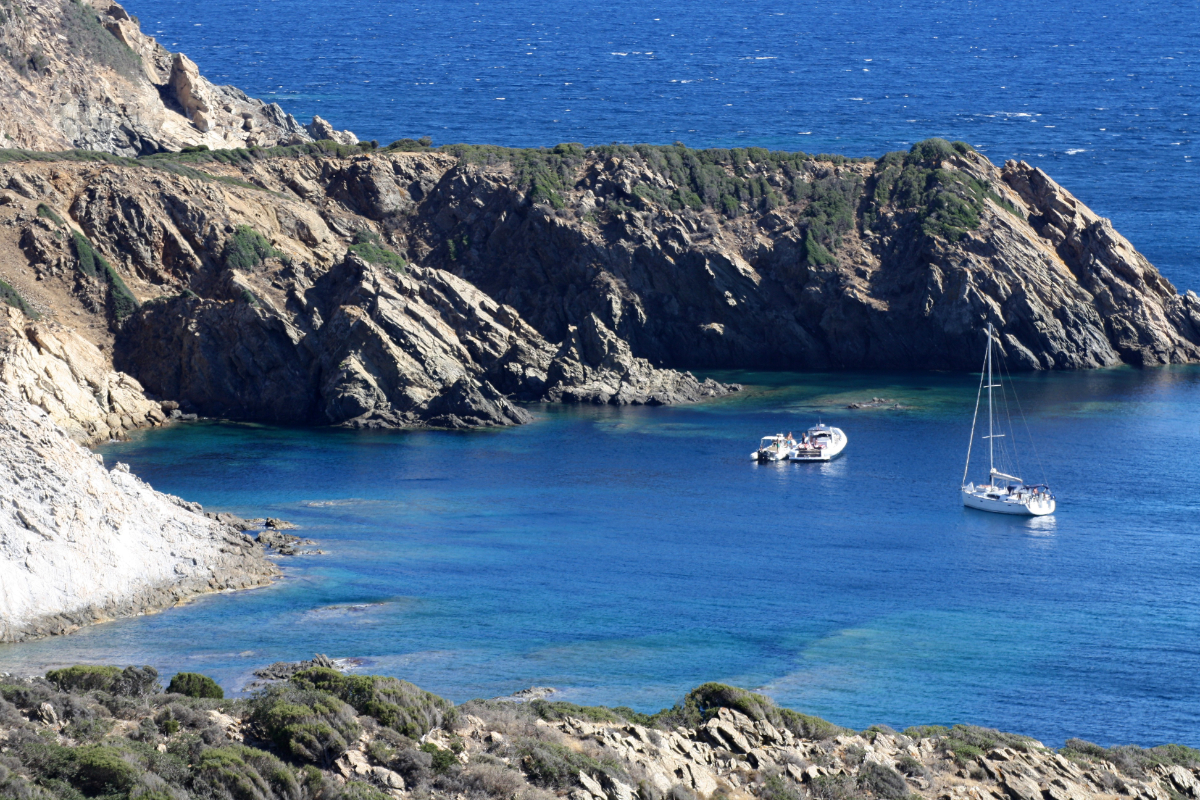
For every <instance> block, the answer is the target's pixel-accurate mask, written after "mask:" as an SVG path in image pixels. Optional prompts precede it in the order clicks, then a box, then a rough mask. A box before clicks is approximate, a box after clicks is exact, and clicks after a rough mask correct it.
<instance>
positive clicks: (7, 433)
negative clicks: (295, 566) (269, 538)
mask: <svg viewBox="0 0 1200 800" xmlns="http://www.w3.org/2000/svg"><path fill="white" fill-rule="evenodd" d="M0 452H2V453H3V454H4V457H3V458H2V459H0V486H3V487H4V489H3V491H2V492H0V642H12V641H21V640H23V639H27V638H36V637H39V636H47V635H50V634H57V633H68V632H70V631H72V630H75V629H76V628H78V627H80V626H81V625H85V624H88V623H91V622H96V621H99V620H103V619H110V618H113V617H120V616H132V615H135V614H141V613H146V612H148V611H155V610H158V609H161V608H166V607H168V606H171V605H174V604H176V603H178V602H180V601H182V600H184V599H186V598H188V597H191V596H193V595H196V594H202V593H206V592H214V591H222V590H228V589H245V588H249V587H252V586H261V585H264V584H266V583H268V582H269V581H270V580H271V578H272V577H273V576H275V575H276V574H278V570H277V569H276V567H275V566H274V564H272V563H271V562H270V561H268V560H267V559H266V558H265V557H264V556H263V553H262V549H261V548H260V547H259V546H258V545H257V544H256V543H255V542H254V541H253V540H252V539H251V538H250V537H248V536H246V535H245V534H243V533H240V532H238V531H236V530H234V529H233V528H231V527H229V526H227V525H225V524H223V523H220V522H217V521H215V520H213V519H210V518H208V517H206V516H204V514H202V513H201V509H200V507H199V506H197V505H196V504H195V503H187V502H185V501H183V500H180V499H179V498H176V497H171V496H169V495H164V494H161V493H159V492H155V491H154V490H153V489H151V488H150V487H149V486H147V485H146V484H145V483H143V482H142V481H140V480H138V479H137V478H136V477H135V476H133V475H132V474H130V472H129V469H128V467H125V466H124V465H121V464H118V465H116V466H114V467H113V468H112V469H111V470H108V469H105V468H104V466H103V465H102V464H101V463H100V460H99V457H98V456H93V455H92V454H91V453H89V452H88V451H87V450H85V449H83V448H82V447H81V446H79V445H78V444H76V443H75V442H73V441H71V439H70V437H69V436H68V435H67V433H66V432H65V431H64V430H63V429H62V428H60V427H59V426H57V425H55V424H54V422H53V421H51V419H50V417H49V416H48V415H47V414H46V413H45V412H44V411H42V410H41V409H40V408H38V407H37V406H34V405H32V404H30V403H27V402H25V401H24V400H23V399H21V398H20V397H16V396H14V394H13V393H12V391H11V390H10V389H9V388H8V387H7V386H6V385H5V384H2V383H0Z"/></svg>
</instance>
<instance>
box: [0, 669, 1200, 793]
mask: <svg viewBox="0 0 1200 800" xmlns="http://www.w3.org/2000/svg"><path fill="white" fill-rule="evenodd" d="M317 660H319V661H324V662H325V663H329V662H328V660H327V659H322V658H318V659H317ZM277 666H279V665H277ZM155 677H157V674H156V673H155V672H154V670H153V669H152V668H149V667H143V668H136V667H129V668H126V669H125V670H123V671H122V670H120V669H117V668H115V667H73V668H68V669H63V670H56V671H53V672H51V673H49V674H48V678H49V679H50V680H44V679H40V678H35V679H13V678H9V679H8V680H4V679H3V678H0V742H3V743H4V745H5V749H4V752H5V754H6V757H5V760H4V761H2V762H0V792H2V791H7V792H8V793H9V794H10V795H11V796H14V797H29V798H40V797H43V796H48V795H42V794H39V792H43V791H46V790H48V789H54V790H58V791H61V790H62V788H63V787H64V786H69V787H71V789H72V790H74V791H80V790H82V791H83V792H85V793H87V794H90V795H94V794H97V793H98V792H97V791H96V789H95V787H97V786H98V785H101V784H103V783H104V781H108V782H109V784H110V785H111V786H112V788H114V789H118V790H120V791H122V792H124V793H125V794H123V795H122V796H128V797H142V796H157V797H172V798H176V797H229V796H232V797H247V798H256V799H257V800H275V799H276V798H278V799H279V800H386V798H395V800H408V798H446V799H447V800H449V799H450V798H460V799H461V798H475V799H476V800H491V799H492V798H494V799H495V800H514V799H516V800H553V798H563V800H700V799H701V798H704V800H808V799H809V798H812V799H813V800H854V799H855V798H861V799H862V800H875V799H876V798H878V799H879V800H917V799H918V798H920V799H921V800H926V799H928V800H934V798H936V799H937V800H1101V799H1102V798H1103V799H1104V800H1117V798H1128V799H1129V800H1133V799H1134V798H1137V800H1194V799H1195V798H1198V797H1200V752H1198V751H1196V750H1193V749H1190V748H1187V747H1180V746H1177V745H1167V746H1161V747H1155V748H1150V749H1143V748H1140V747H1136V746H1124V747H1113V748H1106V747H1101V746H1098V745H1095V744H1091V743H1089V742H1085V741H1082V740H1079V739H1069V740H1068V741H1067V743H1066V747H1064V748H1062V749H1061V750H1058V751H1055V750H1053V749H1051V748H1048V747H1046V746H1044V745H1042V744H1041V743H1040V742H1037V741H1035V740H1033V739H1031V738H1029V737H1026V736H1020V735H1015V734H1009V733H1001V732H999V731H996V730H991V729H987V728H980V727H976V726H972V725H955V726H954V727H953V728H950V727H942V726H922V727H916V728H909V729H907V730H905V731H904V732H903V733H900V732H897V731H895V730H892V729H891V728H888V727H887V726H885V725H880V726H873V727H871V728H869V729H867V730H865V731H862V732H856V731H853V730H848V729H845V728H840V727H838V726H836V725H833V724H830V723H828V722H826V721H824V720H821V719H818V718H815V717H811V716H806V715H804V714H800V713H797V712H795V711H791V710H789V709H782V708H778V707H776V706H775V705H774V704H772V703H771V702H770V701H769V700H768V699H767V698H765V697H762V696H760V695H755V694H752V693H750V692H746V691H744V690H741V689H736V688H733V687H729V686H722V685H719V684H711V683H710V684H705V685H703V686H701V687H699V688H698V689H696V690H694V691H692V692H691V693H689V694H688V695H687V697H686V698H685V699H684V700H683V701H682V702H680V703H679V704H678V705H676V706H675V707H674V708H672V709H667V710H664V711H662V712H659V713H657V714H653V715H649V714H639V713H637V712H635V711H632V710H631V709H628V708H617V709H609V708H602V707H587V708H585V707H580V706H576V705H572V704H570V703H564V702H550V701H546V700H534V701H533V702H530V703H522V702H513V701H512V700H508V701H482V700H473V701H470V702H467V703H464V704H462V705H459V706H454V705H453V704H452V703H450V702H448V701H446V700H444V699H442V698H440V697H437V696H435V695H433V694H430V693H428V692H424V691H422V690H420V689H418V688H417V687H415V686H413V685H412V684H408V683H405V682H403V681H399V680H397V679H395V678H389V677H382V676H372V675H342V674H340V673H339V672H337V671H335V670H334V669H330V668H322V667H317V668H308V669H304V670H303V671H300V672H296V673H294V674H293V675H292V676H291V678H290V680H288V681H286V682H284V683H280V684H276V685H274V686H272V687H269V688H267V689H266V690H265V691H263V692H262V693H260V694H258V695H257V696H255V697H253V698H251V699H249V700H230V699H224V698H223V697H221V694H222V692H221V690H220V687H218V686H217V685H216V684H215V683H214V682H212V681H211V680H209V679H207V678H205V677H204V676H200V675H195V674H187V673H185V674H183V675H177V676H176V677H175V679H173V680H172V686H171V688H174V689H175V690H176V691H189V692H191V693H192V694H193V695H196V696H185V695H183V694H178V693H175V694H171V693H166V694H164V693H161V692H155V691H154V688H155V687H153V686H152V685H151V684H152V682H153V678H155ZM112 794H113V795H115V794H116V793H115V792H113V793H112Z"/></svg>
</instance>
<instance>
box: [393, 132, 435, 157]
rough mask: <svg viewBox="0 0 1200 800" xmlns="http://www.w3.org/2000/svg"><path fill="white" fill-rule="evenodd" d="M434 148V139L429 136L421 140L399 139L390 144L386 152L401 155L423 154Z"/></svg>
mask: <svg viewBox="0 0 1200 800" xmlns="http://www.w3.org/2000/svg"><path fill="white" fill-rule="evenodd" d="M432 146H433V139H430V138H429V137H428V136H422V137H421V138H420V139H397V140H396V141H394V142H392V143H391V144H389V145H388V146H387V147H385V148H384V150H392V151H397V152H401V153H422V152H424V151H426V150H428V149H429V148H430V147H432Z"/></svg>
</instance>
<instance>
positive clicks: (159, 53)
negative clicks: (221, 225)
mask: <svg viewBox="0 0 1200 800" xmlns="http://www.w3.org/2000/svg"><path fill="white" fill-rule="evenodd" d="M0 98H3V102H2V103H0V146H2V147H23V148H30V149H34V150H65V149H68V148H80V149H84V150H97V151H102V152H107V153H114V154H116V155H133V156H136V155H143V154H146V153H157V152H162V151H166V150H180V149H182V148H185V147H198V146H201V145H203V146H206V147H211V148H220V147H243V146H255V145H274V144H287V143H291V144H295V143H299V142H307V141H311V140H312V138H314V137H315V138H319V139H327V138H335V139H337V140H338V141H341V142H343V143H346V144H353V143H355V142H357V141H358V140H357V138H356V137H355V136H354V135H353V134H352V133H350V132H349V131H340V132H339V131H334V129H333V127H332V126H331V125H329V124H328V123H327V122H325V121H324V120H321V119H320V118H316V119H314V120H313V122H312V123H311V124H309V125H307V126H302V125H301V124H300V123H298V122H297V121H296V120H295V119H293V118H292V117H291V115H289V114H287V113H285V112H284V111H283V109H281V108H280V107H279V106H278V105H277V104H275V103H264V102H263V101H261V100H257V99H255V98H252V97H248V96H247V95H246V94H245V93H244V92H242V91H240V90H239V89H237V88H235V87H232V86H216V85H214V84H212V83H211V82H209V81H208V80H207V79H206V78H204V77H203V76H202V75H201V74H200V70H199V68H198V67H197V66H196V64H194V63H193V62H192V61H191V59H189V58H188V57H187V56H186V55H183V54H182V53H172V52H170V51H168V50H167V49H166V48H164V47H163V46H162V45H161V44H159V43H158V42H156V41H155V40H154V37H152V36H147V35H145V34H144V33H142V31H141V26H140V23H139V21H138V19H137V18H136V17H133V16H130V14H129V13H128V12H127V11H126V10H125V9H124V8H123V7H122V6H121V5H119V4H118V3H114V2H111V0H0Z"/></svg>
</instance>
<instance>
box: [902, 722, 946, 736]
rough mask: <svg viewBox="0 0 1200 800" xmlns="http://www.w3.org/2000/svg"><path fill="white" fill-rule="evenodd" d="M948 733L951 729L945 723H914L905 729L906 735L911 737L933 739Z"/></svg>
mask: <svg viewBox="0 0 1200 800" xmlns="http://www.w3.org/2000/svg"><path fill="white" fill-rule="evenodd" d="M948 733H950V729H949V728H947V727H946V726H945V725H914V726H912V727H911V728H905V729H904V735H905V736H907V737H909V738H910V739H932V738H936V737H939V736H945V735H946V734H948Z"/></svg>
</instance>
